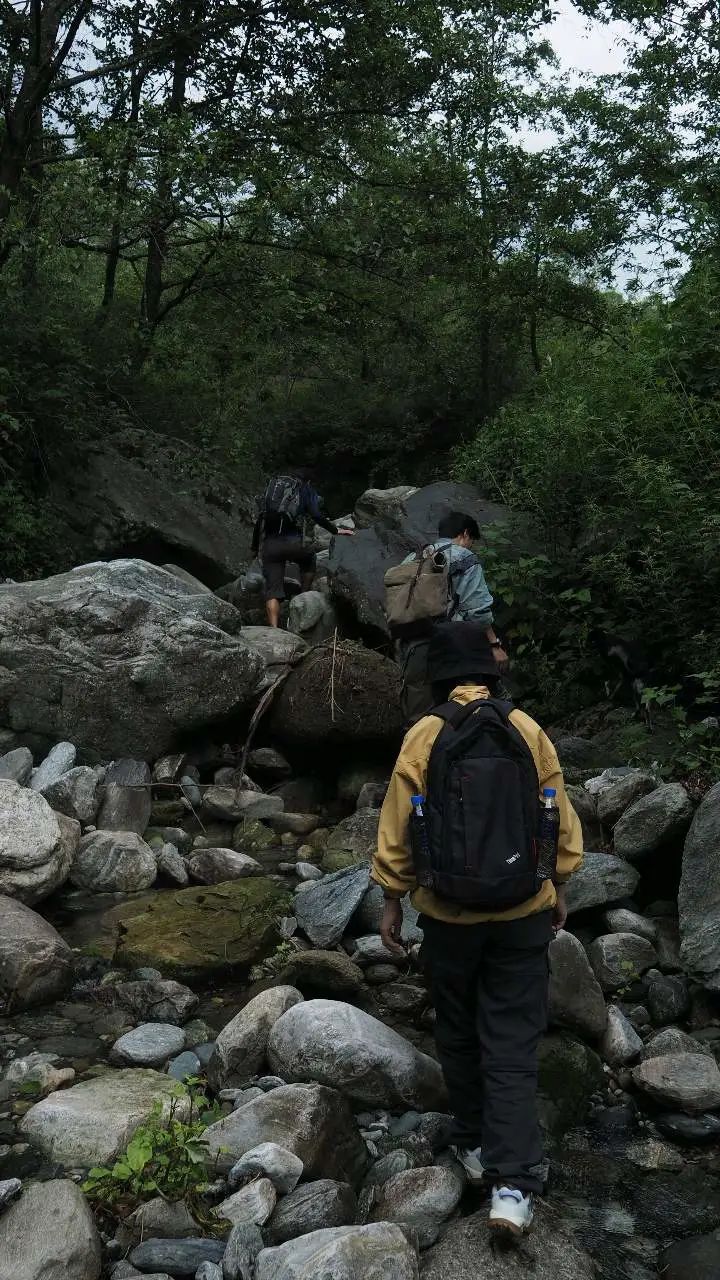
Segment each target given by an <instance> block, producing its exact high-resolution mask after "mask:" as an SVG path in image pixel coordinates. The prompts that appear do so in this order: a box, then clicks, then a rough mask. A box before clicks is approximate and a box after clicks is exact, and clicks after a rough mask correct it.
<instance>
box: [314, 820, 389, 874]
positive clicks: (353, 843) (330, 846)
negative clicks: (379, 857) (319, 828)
mask: <svg viewBox="0 0 720 1280" xmlns="http://www.w3.org/2000/svg"><path fill="white" fill-rule="evenodd" d="M379 825H380V810H379V809H360V810H358V812H357V813H353V814H351V815H350V817H349V818H344V819H343V821H342V822H340V823H339V824H338V826H336V827H335V828H334V829H333V830H332V831H331V832H330V836H329V838H328V841H327V844H326V846H325V851H324V854H323V866H324V867H325V868H326V869H327V870H328V871H337V870H339V869H340V867H342V866H343V865H344V866H348V867H349V866H353V865H354V864H355V863H358V862H369V861H371V860H372V858H373V856H374V855H375V853H376V852H377V841H378V827H379Z"/></svg>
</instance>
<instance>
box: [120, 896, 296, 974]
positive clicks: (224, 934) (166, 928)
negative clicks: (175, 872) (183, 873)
mask: <svg viewBox="0 0 720 1280" xmlns="http://www.w3.org/2000/svg"><path fill="white" fill-rule="evenodd" d="M286 905H287V897H286V895H285V893H284V892H283V890H282V888H281V887H280V885H278V884H277V883H276V882H275V881H274V880H272V879H270V878H269V877H268V876H251V877H249V878H248V879H245V880H234V881H230V882H229V883H228V884H219V885H212V886H210V887H207V888H205V887H200V888H195V889H178V890H177V891H173V892H171V893H168V894H158V895H157V897H156V898H155V899H154V900H153V901H152V902H151V903H148V904H146V905H145V907H144V909H143V910H142V911H139V913H138V914H137V915H135V914H133V915H127V916H126V915H125V914H123V920H122V924H121V930H122V932H121V934H120V937H119V940H118V945H117V949H116V952H115V959H116V961H117V962H118V963H120V964H123V965H125V966H126V967H127V968H130V969H136V968H138V967H139V966H142V965H150V966H151V967H152V968H157V969H160V971H161V972H162V973H165V974H167V975H168V976H172V977H175V978H177V979H179V980H181V981H182V980H183V979H185V980H187V981H189V982H193V981H194V980H196V979H197V980H198V981H202V980H204V979H205V978H207V977H209V976H211V975H213V974H218V973H223V972H225V971H226V970H228V969H230V968H232V967H233V966H234V965H249V964H253V963H254V962H255V960H256V959H257V958H258V956H259V955H261V954H262V953H264V952H265V951H266V949H267V948H268V947H269V946H270V944H271V942H272V940H273V938H275V937H276V936H277V924H276V921H277V920H278V919H279V918H280V917H281V916H282V915H284V914H285V908H286Z"/></svg>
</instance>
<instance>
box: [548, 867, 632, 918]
mask: <svg viewBox="0 0 720 1280" xmlns="http://www.w3.org/2000/svg"><path fill="white" fill-rule="evenodd" d="M639 879H640V873H639V872H638V871H636V870H635V868H634V867H631V866H630V864H629V863H628V862H625V861H624V860H623V859H622V858H615V857H613V855H612V854H610V853H586V854H585V857H584V858H583V864H582V866H581V867H580V870H579V871H576V872H575V874H574V875H573V876H571V877H570V880H569V882H568V885H567V889H566V895H567V904H568V913H569V914H570V915H572V914H573V913H574V912H575V911H586V910H587V909H588V908H589V907H604V906H605V905H606V904H607V903H609V902H619V901H620V900H621V899H622V898H629V897H631V896H632V894H633V893H634V891H635V889H636V887H637V884H638V881H639Z"/></svg>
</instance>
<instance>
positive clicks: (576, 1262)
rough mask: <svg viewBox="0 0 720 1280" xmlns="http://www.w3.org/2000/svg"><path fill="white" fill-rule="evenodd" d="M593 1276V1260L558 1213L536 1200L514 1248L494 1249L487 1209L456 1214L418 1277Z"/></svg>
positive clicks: (574, 1279)
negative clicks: (519, 1244) (519, 1247)
mask: <svg viewBox="0 0 720 1280" xmlns="http://www.w3.org/2000/svg"><path fill="white" fill-rule="evenodd" d="M525 1275H528V1276H530V1275H531V1276H532V1277H533V1280H595V1277H596V1275H597V1272H596V1269H595V1264H594V1263H593V1261H592V1259H591V1258H590V1257H589V1255H588V1254H587V1253H585V1251H584V1250H583V1249H580V1248H579V1247H578V1246H577V1245H576V1244H574V1243H573V1241H572V1240H571V1239H570V1238H569V1236H568V1235H566V1233H565V1231H564V1230H563V1228H562V1226H561V1224H560V1222H559V1221H558V1215H557V1213H555V1212H552V1211H550V1210H548V1209H545V1208H544V1206H542V1205H536V1208H535V1221H534V1223H533V1229H532V1232H531V1233H530V1235H529V1236H528V1238H527V1241H524V1242H523V1245H522V1255H521V1257H519V1256H518V1252H517V1250H515V1249H509V1250H504V1251H503V1250H499V1249H496V1248H494V1246H493V1240H492V1237H491V1235H490V1232H489V1231H488V1229H487V1210H481V1211H480V1212H479V1213H473V1214H471V1215H470V1217H468V1218H460V1219H459V1220H458V1221H457V1222H453V1223H451V1224H450V1226H449V1227H448V1229H447V1231H446V1232H445V1235H444V1236H443V1238H442V1240H441V1241H440V1243H439V1244H436V1245H435V1246H434V1248H432V1249H431V1250H430V1251H429V1253H427V1254H426V1256H425V1265H424V1267H423V1273H422V1276H423V1280H520V1277H521V1276H522V1277H524V1276H525Z"/></svg>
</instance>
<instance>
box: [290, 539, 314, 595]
mask: <svg viewBox="0 0 720 1280" xmlns="http://www.w3.org/2000/svg"><path fill="white" fill-rule="evenodd" d="M295 563H296V564H297V565H298V567H299V569H300V574H301V579H302V589H303V591H311V590H312V585H313V582H314V581H315V573H316V571H317V558H316V556H315V552H314V551H312V550H311V549H310V548H309V547H302V548H300V550H298V551H296V552H295Z"/></svg>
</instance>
